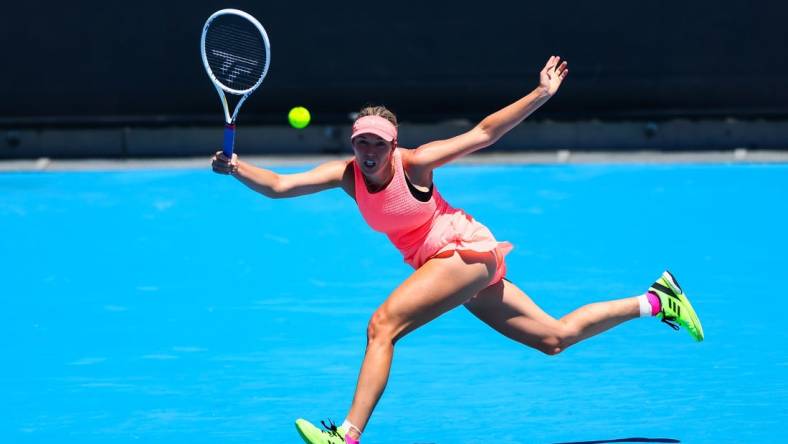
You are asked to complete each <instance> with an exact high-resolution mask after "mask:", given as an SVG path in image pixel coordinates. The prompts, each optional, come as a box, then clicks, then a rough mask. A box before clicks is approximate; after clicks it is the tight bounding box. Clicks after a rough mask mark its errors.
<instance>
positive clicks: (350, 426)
mask: <svg viewBox="0 0 788 444" xmlns="http://www.w3.org/2000/svg"><path fill="white" fill-rule="evenodd" d="M649 313H651V312H649ZM340 427H342V430H344V431H345V433H347V432H349V431H350V429H353V430H355V431H356V432H358V435H359V436H361V429H359V428H358V427H356V426H354V425H353V423H352V422H350V421H349V420H348V419H347V418H345V421H344V422H343V423H342V425H341V426H340Z"/></svg>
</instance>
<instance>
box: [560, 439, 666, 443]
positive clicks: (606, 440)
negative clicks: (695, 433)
mask: <svg viewBox="0 0 788 444" xmlns="http://www.w3.org/2000/svg"><path fill="white" fill-rule="evenodd" d="M613 442H671V443H676V442H681V441H679V440H678V439H673V438H620V439H601V440H599V441H572V442H557V443H554V444H605V443H613Z"/></svg>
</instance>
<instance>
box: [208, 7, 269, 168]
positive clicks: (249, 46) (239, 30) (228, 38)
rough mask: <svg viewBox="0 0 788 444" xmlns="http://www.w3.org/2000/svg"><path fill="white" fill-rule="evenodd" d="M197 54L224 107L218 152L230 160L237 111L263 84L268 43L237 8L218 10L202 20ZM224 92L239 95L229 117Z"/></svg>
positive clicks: (261, 30)
mask: <svg viewBox="0 0 788 444" xmlns="http://www.w3.org/2000/svg"><path fill="white" fill-rule="evenodd" d="M200 52H201V53H202V63H203V65H205V71H206V72H207V73H208V77H210V78H211V82H213V85H214V86H215V87H216V91H217V92H218V93H219V98H220V99H221V102H222V107H223V108H224V146H223V147H222V151H223V152H224V155H225V156H227V157H228V158H230V159H232V157H233V145H234V144H235V119H236V118H237V117H238V110H240V109H241V105H243V103H244V101H246V99H247V97H249V96H250V95H251V94H252V93H253V92H254V90H256V89H257V87H259V86H260V84H261V83H263V79H264V78H265V75H266V74H267V73H268V65H269V64H270V62H271V44H270V43H269V42H268V34H266V32H265V28H263V25H261V24H260V22H258V21H257V20H256V19H255V18H254V17H252V16H251V15H249V14H247V13H245V12H243V11H239V10H237V9H222V10H220V11H216V12H214V13H213V14H212V15H211V16H210V17H208V20H206V22H205V26H203V28H202V38H201V39H200ZM225 93H229V94H232V95H235V96H240V100H238V103H237V104H236V105H235V110H234V111H233V112H232V114H230V108H229V107H228V106H227V96H226V95H225Z"/></svg>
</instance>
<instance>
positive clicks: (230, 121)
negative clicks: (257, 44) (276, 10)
mask: <svg viewBox="0 0 788 444" xmlns="http://www.w3.org/2000/svg"><path fill="white" fill-rule="evenodd" d="M224 15H236V16H239V17H242V18H244V19H246V20H248V21H249V22H250V23H251V24H252V25H254V27H255V28H257V30H258V31H259V32H260V36H261V37H262V39H263V44H264V45H265V53H266V58H265V65H264V66H263V72H262V74H261V75H260V78H259V79H258V80H257V83H255V84H254V85H252V86H251V87H250V88H248V89H243V90H241V89H233V88H230V87H228V86H226V85H224V84H222V82H220V81H219V79H217V78H216V76H215V75H214V73H213V71H211V66H210V64H209V63H208V55H207V54H206V53H205V35H206V34H207V32H208V28H209V27H210V26H211V23H213V21H214V20H215V19H216V18H217V17H221V16H224ZM200 55H201V56H202V64H203V66H204V67H205V72H207V73H208V77H210V79H211V83H213V86H214V87H215V88H216V92H217V93H218V94H219V99H220V100H221V102H222V109H223V110H224V146H223V148H222V151H223V152H224V155H225V156H227V157H228V158H232V155H233V145H235V119H236V117H238V111H239V110H240V109H241V105H243V103H244V102H245V101H246V98H247V97H249V96H250V95H251V94H252V93H253V92H254V91H255V90H256V89H257V87H259V86H260V84H262V83H263V79H265V76H266V74H268V66H269V65H270V64H271V43H270V42H269V40H268V33H266V32H265V28H263V25H262V24H260V22H259V21H257V19H256V18H254V17H253V16H252V15H251V14H248V13H246V12H244V11H241V10H240V9H232V8H229V9H221V10H219V11H216V12H214V13H213V14H211V16H210V17H208V20H206V21H205V25H203V28H202V36H201V37H200ZM225 93H229V94H233V95H236V96H241V98H240V100H238V103H237V104H236V105H235V109H234V110H233V113H232V114H230V107H229V105H228V103H227V95H226V94H225Z"/></svg>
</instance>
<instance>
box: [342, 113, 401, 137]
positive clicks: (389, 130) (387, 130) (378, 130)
mask: <svg viewBox="0 0 788 444" xmlns="http://www.w3.org/2000/svg"><path fill="white" fill-rule="evenodd" d="M360 134H375V135H376V136H380V137H381V138H382V139H383V140H385V141H387V142H393V141H394V140H396V138H397V128H396V127H395V126H394V124H392V123H391V122H389V121H388V120H387V119H385V118H383V117H380V116H364V117H362V118H360V119H358V120H356V122H355V123H353V134H352V135H351V136H350V140H353V138H355V137H356V136H358V135H360Z"/></svg>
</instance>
